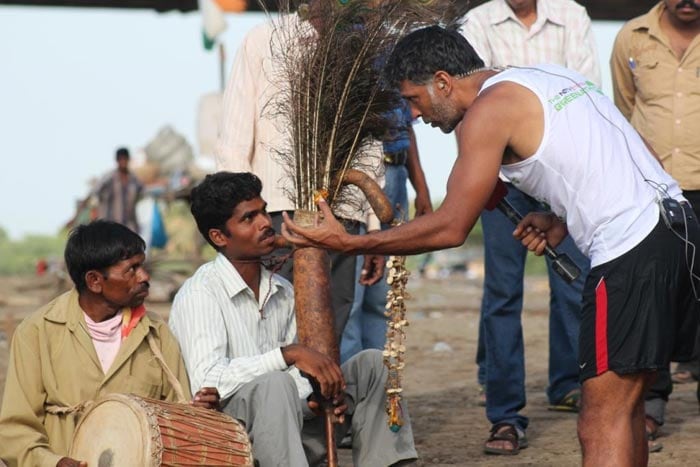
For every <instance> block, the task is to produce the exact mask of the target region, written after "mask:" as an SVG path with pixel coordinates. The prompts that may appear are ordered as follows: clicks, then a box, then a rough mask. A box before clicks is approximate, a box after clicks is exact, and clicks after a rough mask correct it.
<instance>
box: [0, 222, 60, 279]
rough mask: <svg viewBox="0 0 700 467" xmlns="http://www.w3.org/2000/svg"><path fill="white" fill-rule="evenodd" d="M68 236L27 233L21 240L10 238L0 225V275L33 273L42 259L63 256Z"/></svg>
mask: <svg viewBox="0 0 700 467" xmlns="http://www.w3.org/2000/svg"><path fill="white" fill-rule="evenodd" d="M65 244H66V236H65V234H63V233H61V234H58V235H55V236H51V235H27V236H25V237H24V238H23V239H21V240H12V239H10V237H9V235H7V232H6V231H5V230H4V229H2V228H1V227H0V275H10V274H33V273H34V271H35V269H36V264H37V262H38V261H39V260H40V259H42V258H43V259H48V258H50V257H58V258H62V257H63V249H64V247H65Z"/></svg>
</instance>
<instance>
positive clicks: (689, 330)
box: [579, 217, 700, 382]
mask: <svg viewBox="0 0 700 467" xmlns="http://www.w3.org/2000/svg"><path fill="white" fill-rule="evenodd" d="M689 221H690V222H689V226H690V228H689V233H688V235H687V237H688V240H689V241H690V242H692V243H693V244H694V245H697V246H698V248H699V249H700V235H699V232H700V230H699V229H698V226H697V221H695V218H694V217H692V218H691V219H689ZM679 235H680V234H678V233H677V232H676V233H674V232H673V231H672V230H670V229H669V228H668V227H667V226H666V225H665V224H664V222H663V221H662V220H659V223H658V224H657V225H656V227H655V228H654V230H652V231H651V233H649V235H647V237H646V238H645V239H644V240H642V242H641V243H639V244H638V245H637V246H635V247H634V248H633V249H631V250H630V251H628V252H627V253H625V254H623V255H622V256H620V257H618V258H615V259H614V260H611V261H609V262H607V263H604V264H601V265H599V266H596V267H594V268H592V269H591V272H590V274H589V275H588V278H587V280H586V284H585V286H584V289H583V309H582V314H581V331H580V336H579V368H580V380H581V382H583V381H585V380H586V379H588V378H591V377H594V376H598V375H600V374H603V373H605V372H606V371H614V372H615V373H617V374H627V373H638V372H642V371H653V370H657V369H660V368H667V367H668V364H669V361H670V360H671V359H673V360H674V361H687V360H690V359H691V358H693V354H694V343H695V337H696V333H697V330H698V313H699V310H700V307H698V302H697V301H696V300H695V296H694V294H693V290H692V285H691V278H690V273H689V270H688V264H687V261H686V257H690V258H691V259H692V256H690V252H691V251H692V249H690V248H687V247H688V245H687V244H686V242H684V241H683V240H682V239H681V238H679ZM681 236H682V237H684V238H685V236H686V235H685V232H683V235H681ZM696 256H697V258H698V259H697V262H700V251H698V252H697V255H696ZM696 266H697V265H696ZM696 269H697V268H696ZM696 283H697V282H696ZM696 287H697V286H696ZM698 293H700V290H698Z"/></svg>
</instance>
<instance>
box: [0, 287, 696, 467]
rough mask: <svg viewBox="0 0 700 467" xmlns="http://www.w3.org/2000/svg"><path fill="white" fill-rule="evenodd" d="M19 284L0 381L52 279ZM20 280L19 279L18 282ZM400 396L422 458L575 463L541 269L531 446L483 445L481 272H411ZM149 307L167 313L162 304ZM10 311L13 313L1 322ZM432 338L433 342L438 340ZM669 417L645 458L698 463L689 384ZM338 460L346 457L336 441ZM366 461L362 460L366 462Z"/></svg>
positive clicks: (535, 298) (529, 353)
mask: <svg viewBox="0 0 700 467" xmlns="http://www.w3.org/2000/svg"><path fill="white" fill-rule="evenodd" d="M23 284H25V280H22V279H18V278H11V279H6V278H5V279H3V278H0V388H4V379H5V371H6V367H7V359H8V342H7V339H6V338H5V337H4V335H5V333H7V332H11V327H12V324H11V322H12V321H14V320H18V319H21V318H22V317H24V316H26V314H28V313H29V312H31V311H32V310H34V309H35V308H36V307H37V306H38V305H39V304H41V303H43V302H45V301H47V300H48V296H50V295H51V293H52V292H51V290H50V288H49V289H47V288H44V289H39V291H38V292H37V291H34V290H27V291H25V292H23V293H19V294H18V293H16V289H17V288H18V287H21V286H22V285H23ZM25 285H26V284H25ZM409 290H410V292H411V295H412V297H413V299H412V300H411V301H410V302H409V303H408V309H409V320H410V322H411V324H410V327H409V328H408V346H407V365H406V370H405V384H404V387H405V395H406V400H407V401H408V404H409V411H410V414H411V419H412V422H413V429H414V434H415V439H416V444H417V449H418V453H419V455H420V457H421V463H422V465H429V466H453V465H457V466H488V465H509V466H520V465H523V466H525V465H528V466H557V467H558V466H575V465H578V464H579V463H580V454H579V447H578V442H577V440H576V415H574V414H566V413H557V412H550V411H548V410H547V400H546V397H545V388H546V384H547V357H548V355H547V338H548V336H547V333H548V325H547V318H548V312H547V302H548V297H547V292H548V289H547V284H546V280H544V279H542V278H534V279H528V280H527V281H526V290H527V293H526V297H525V311H524V314H523V322H524V332H525V347H526V364H527V381H526V383H527V395H528V406H527V407H526V409H525V411H524V413H525V414H526V415H528V416H529V417H530V428H529V429H528V437H529V440H530V447H529V448H528V449H525V450H524V451H521V453H520V454H519V455H517V456H512V457H503V456H496V457H493V456H486V455H484V454H482V444H483V442H484V440H485V438H486V437H487V434H488V429H489V423H488V421H487V420H486V417H485V413H484V408H483V407H480V406H478V405H477V384H476V366H475V364H474V355H475V350H476V338H477V323H478V309H479V301H480V297H481V284H480V282H479V280H478V279H466V278H465V277H464V275H453V276H451V277H450V278H447V279H430V280H421V279H418V278H416V277H412V278H411V280H410V281H409ZM151 306H152V308H155V309H157V310H159V311H160V312H162V313H164V314H167V310H168V307H167V305H166V304H152V305H151ZM8 316H12V317H13V320H10V321H8V320H7V318H8ZM436 344H439V345H437V347H436ZM667 416H668V420H667V424H666V425H665V426H664V427H663V428H662V437H661V438H660V441H661V442H662V443H663V444H664V449H663V451H661V452H660V453H658V454H652V455H651V457H650V465H652V466H676V465H697V464H696V462H698V459H699V458H700V443H698V440H699V439H700V417H699V416H698V403H697V401H696V398H695V385H694V384H685V385H679V386H676V387H675V391H674V394H673V395H672V396H671V401H670V403H669V406H668V415H667ZM340 460H341V465H343V466H348V465H350V464H351V460H350V455H349V451H346V450H341V452H340ZM363 467H364V466H363Z"/></svg>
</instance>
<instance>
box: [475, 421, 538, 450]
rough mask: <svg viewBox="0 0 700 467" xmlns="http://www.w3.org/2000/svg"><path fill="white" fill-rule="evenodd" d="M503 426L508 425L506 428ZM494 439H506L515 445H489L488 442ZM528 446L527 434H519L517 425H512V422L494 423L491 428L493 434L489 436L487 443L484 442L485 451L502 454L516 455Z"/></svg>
mask: <svg viewBox="0 0 700 467" xmlns="http://www.w3.org/2000/svg"><path fill="white" fill-rule="evenodd" d="M503 427H506V429H504V430H501V429H502V428H503ZM499 430H501V431H499ZM492 441H506V442H508V443H510V445H511V446H512V447H513V449H503V448H492V447H489V446H488V444H489V443H490V442H492ZM526 447H527V437H526V436H525V435H522V436H520V435H519V434H518V430H517V429H516V428H515V426H514V425H511V424H510V423H500V424H497V425H494V426H493V427H492V428H491V435H490V436H489V439H487V440H486V443H485V444H484V453H486V454H494V455H501V456H514V455H516V454H518V453H519V452H520V450H521V449H525V448H526Z"/></svg>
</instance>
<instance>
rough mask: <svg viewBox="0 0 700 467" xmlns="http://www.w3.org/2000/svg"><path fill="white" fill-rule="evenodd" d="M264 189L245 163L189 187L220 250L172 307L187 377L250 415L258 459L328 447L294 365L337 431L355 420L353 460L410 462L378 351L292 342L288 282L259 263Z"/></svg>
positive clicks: (310, 460)
mask: <svg viewBox="0 0 700 467" xmlns="http://www.w3.org/2000/svg"><path fill="white" fill-rule="evenodd" d="M261 189H262V183H261V182H260V180H259V179H258V177H256V176H255V175H253V174H251V173H230V172H219V173H217V174H214V175H208V176H207V177H206V178H205V179H204V181H203V182H202V183H201V184H200V185H199V186H197V187H195V188H194V189H193V190H192V195H191V201H192V206H191V210H192V214H193V216H194V218H195V220H196V222H197V227H198V228H199V231H200V232H201V233H202V235H203V236H204V238H205V239H206V240H207V242H209V244H210V245H211V246H212V247H214V249H216V250H217V251H218V255H217V257H216V259H214V260H213V261H211V262H209V263H207V264H205V265H203V266H202V267H200V268H199V269H198V270H197V272H196V273H195V275H194V276H193V277H191V278H190V279H189V280H188V281H187V282H185V284H184V285H183V286H182V288H181V289H180V291H179V292H178V294H177V296H176V297H175V301H174V302H173V308H172V311H171V314H170V321H169V325H170V328H171V329H172V331H173V334H174V335H175V337H176V338H177V339H178V341H179V342H180V346H181V348H182V354H183V357H184V360H185V365H186V366H187V368H188V370H189V374H190V378H191V381H192V387H199V386H202V385H207V386H213V387H216V388H217V389H218V391H219V393H220V394H221V398H222V401H223V411H224V412H225V413H227V414H229V415H231V416H232V417H234V418H236V419H238V420H241V421H242V422H243V423H244V424H245V425H246V429H247V431H248V434H249V435H250V439H251V441H252V443H253V456H254V458H255V459H256V461H258V462H259V465H260V466H261V467H266V466H273V465H275V466H276V465H292V466H295V467H296V466H303V465H309V464H310V465H317V464H319V463H320V462H321V461H322V459H323V458H324V456H325V451H326V446H325V443H324V439H323V433H324V426H323V417H317V416H315V412H317V411H318V404H317V402H316V401H315V400H314V396H313V395H312V389H311V385H310V384H309V381H308V380H307V379H306V378H305V377H304V376H302V375H301V373H300V370H301V371H303V372H304V373H306V374H308V375H310V376H312V377H313V378H315V379H316V380H317V381H318V382H319V385H320V390H321V392H322V394H323V395H324V396H326V397H328V398H332V399H333V401H334V405H335V414H336V415H337V416H338V417H339V418H340V419H341V423H340V425H339V427H338V429H339V435H340V436H341V437H342V433H340V431H348V430H349V429H350V428H352V434H353V459H354V464H355V465H371V466H387V465H397V464H402V463H406V462H411V461H412V460H414V459H415V458H416V457H417V454H416V451H415V448H414V444H413V433H412V431H411V424H410V419H409V417H408V413H407V412H406V411H405V408H404V412H403V415H404V419H405V424H404V426H403V427H402V428H401V430H399V431H398V432H397V433H393V432H392V431H390V429H389V426H388V423H387V415H386V413H385V410H384V404H385V393H384V384H385V381H386V377H387V372H386V368H385V367H384V365H383V363H382V354H381V352H380V351H378V350H367V351H364V352H361V353H359V354H357V355H356V356H355V357H353V358H352V359H350V360H349V361H348V362H346V363H345V364H343V366H342V367H339V366H338V364H336V363H335V362H334V361H333V360H332V359H330V358H329V357H327V356H325V355H322V354H320V353H318V352H315V351H313V350H311V349H309V348H307V347H304V346H302V345H300V344H296V343H294V342H295V338H296V320H295V315H294V296H293V288H292V286H291V284H290V283H289V282H288V281H286V280H285V279H284V278H282V277H281V276H278V275H276V274H274V273H272V272H269V271H268V270H267V269H265V268H263V267H261V258H262V257H263V256H265V255H268V254H269V253H270V252H271V251H272V250H273V249H274V248H275V231H274V230H273V228H272V223H271V221H270V216H269V215H268V213H267V211H266V206H267V203H266V202H265V200H263V199H262V198H261V197H260V192H261ZM307 400H308V404H307ZM339 439H340V438H339Z"/></svg>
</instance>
